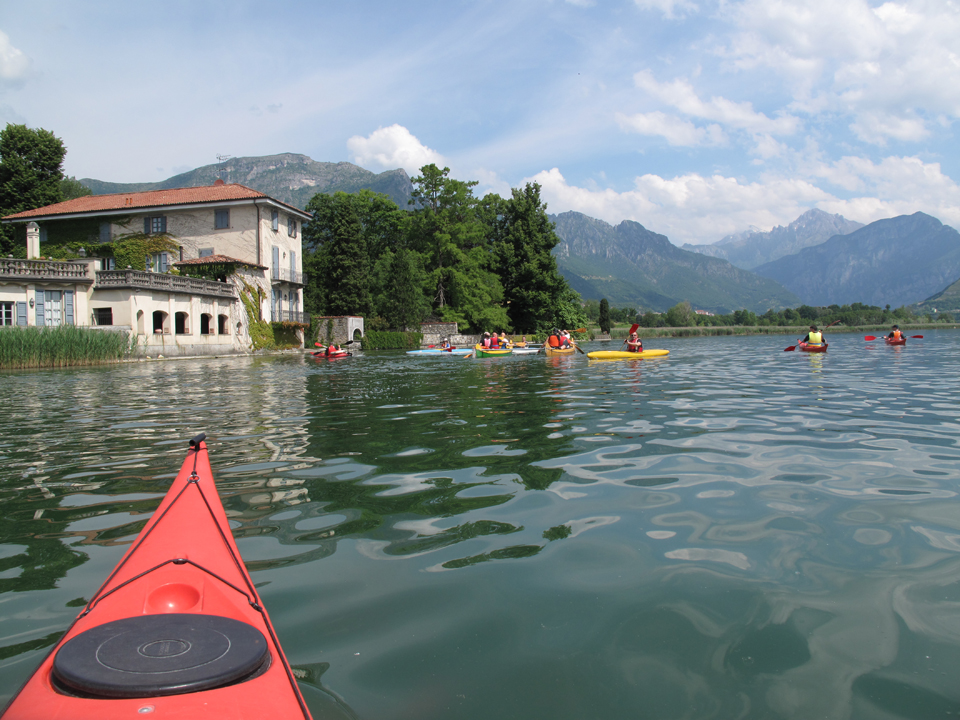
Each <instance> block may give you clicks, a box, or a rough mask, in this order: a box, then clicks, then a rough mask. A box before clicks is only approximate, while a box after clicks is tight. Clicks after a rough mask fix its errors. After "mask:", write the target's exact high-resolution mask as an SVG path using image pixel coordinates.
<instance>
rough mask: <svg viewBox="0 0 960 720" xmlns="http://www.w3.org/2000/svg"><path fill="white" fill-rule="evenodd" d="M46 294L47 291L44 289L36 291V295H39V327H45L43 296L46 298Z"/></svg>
mask: <svg viewBox="0 0 960 720" xmlns="http://www.w3.org/2000/svg"><path fill="white" fill-rule="evenodd" d="M44 295H45V293H44V291H43V290H37V291H36V296H37V327H43V298H44Z"/></svg>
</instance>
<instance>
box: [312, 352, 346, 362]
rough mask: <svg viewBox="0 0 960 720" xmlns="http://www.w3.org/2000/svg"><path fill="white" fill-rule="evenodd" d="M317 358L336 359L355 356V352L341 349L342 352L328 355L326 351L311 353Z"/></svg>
mask: <svg viewBox="0 0 960 720" xmlns="http://www.w3.org/2000/svg"><path fill="white" fill-rule="evenodd" d="M310 354H311V355H313V356H314V357H315V358H316V359H317V360H336V359H337V358H345V357H353V353H351V352H347V351H346V350H341V351H340V352H334V353H330V354H329V355H327V354H326V353H325V352H315V353H310Z"/></svg>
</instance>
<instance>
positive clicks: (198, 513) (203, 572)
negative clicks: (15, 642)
mask: <svg viewBox="0 0 960 720" xmlns="http://www.w3.org/2000/svg"><path fill="white" fill-rule="evenodd" d="M205 437H206V436H205V435H198V436H197V437H195V438H194V439H193V440H191V441H190V450H189V451H188V453H187V459H186V461H185V462H184V464H183V467H182V468H181V470H180V474H179V475H177V478H176V480H174V482H173V485H172V486H171V487H170V490H169V491H168V492H167V495H166V497H165V498H164V499H163V502H162V503H160V507H159V508H157V511H156V512H155V513H154V514H153V517H152V518H150V521H149V522H148V523H147V525H146V527H144V529H143V530H142V531H141V532H140V534H139V535H138V536H137V539H136V540H135V541H134V543H133V545H131V546H130V549H129V550H127V552H126V554H125V555H124V556H123V558H122V559H121V560H120V563H119V564H118V565H117V566H116V567H115V568H114V569H113V572H112V573H111V574H110V576H109V577H108V578H107V580H106V582H104V584H103V586H102V587H101V588H100V589H99V590H98V591H97V592H96V594H94V596H93V599H91V600H90V602H89V603H88V604H87V606H86V608H84V610H83V612H81V613H80V615H79V616H78V617H77V619H76V620H75V621H74V623H73V625H71V626H70V628H69V629H68V630H67V633H66V634H65V635H64V636H63V638H62V639H61V640H60V642H58V643H57V645H56V646H55V647H54V648H53V650H52V651H51V652H50V654H49V655H48V656H47V658H46V659H45V660H44V661H43V663H42V664H41V665H40V667H39V669H38V670H37V671H36V672H35V673H34V674H33V676H31V678H30V679H29V680H28V681H27V682H26V684H25V685H24V686H23V687H22V688H21V689H20V692H19V693H18V694H17V695H16V696H15V697H14V698H13V700H12V701H11V703H10V705H9V706H8V707H7V709H6V712H5V713H4V715H3V717H4V719H5V720H15V719H16V720H19V719H21V718H29V719H33V718H36V720H41V719H43V720H83V719H86V718H89V719H90V720H114V719H116V720H119V719H120V718H125V719H126V720H132V718H171V717H176V718H231V719H241V718H243V719H249V720H260V718H284V719H289V718H304V719H305V720H310V712H309V710H308V709H307V706H306V704H305V703H304V701H303V697H302V696H301V695H300V690H299V689H298V688H297V684H296V681H295V680H294V677H293V673H292V672H291V670H290V665H289V664H288V663H287V659H286V657H284V654H283V650H282V649H281V648H280V643H279V641H278V640H277V635H276V632H275V631H274V629H273V625H272V624H271V623H270V618H269V617H268V616H267V611H266V610H265V609H264V608H263V604H262V603H261V602H260V597H259V595H257V591H256V589H255V588H254V587H253V582H252V581H251V579H250V575H249V574H248V573H247V570H246V568H245V567H244V565H243V560H242V559H241V558H240V553H239V552H238V550H237V546H236V543H235V542H234V541H233V536H232V535H231V532H230V525H229V523H228V522H227V516H226V514H225V513H224V511H223V505H222V504H221V502H220V497H219V496H218V495H217V488H216V486H215V485H214V482H213V473H212V471H211V469H210V461H209V459H208V458H207V446H206V443H204V438H205Z"/></svg>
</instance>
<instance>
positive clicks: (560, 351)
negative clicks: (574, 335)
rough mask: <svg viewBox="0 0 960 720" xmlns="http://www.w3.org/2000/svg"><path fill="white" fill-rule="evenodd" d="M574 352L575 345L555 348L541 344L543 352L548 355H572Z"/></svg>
mask: <svg viewBox="0 0 960 720" xmlns="http://www.w3.org/2000/svg"><path fill="white" fill-rule="evenodd" d="M575 352H577V349H576V348H575V347H568V348H555V347H550V346H549V345H544V346H543V354H544V355H548V356H549V355H573V354H574V353H575Z"/></svg>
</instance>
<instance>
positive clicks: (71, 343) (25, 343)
mask: <svg viewBox="0 0 960 720" xmlns="http://www.w3.org/2000/svg"><path fill="white" fill-rule="evenodd" d="M135 349H136V339H135V338H131V336H130V334H129V333H125V332H112V331H111V332H107V331H102V330H91V329H88V328H82V327H77V326H75V325H60V326H58V327H50V328H38V327H11V328H4V329H3V330H2V331H0V369H3V370H20V369H23V368H41V367H73V366H78V365H99V364H103V363H110V362H119V361H120V360H123V359H124V358H126V357H128V356H129V355H130V354H131V353H132V352H133V351H134V350H135Z"/></svg>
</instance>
